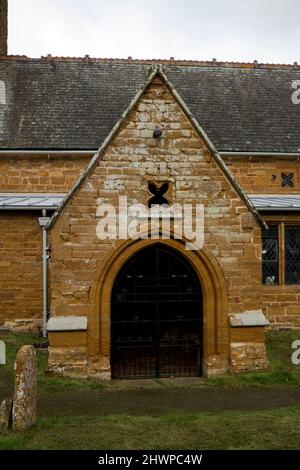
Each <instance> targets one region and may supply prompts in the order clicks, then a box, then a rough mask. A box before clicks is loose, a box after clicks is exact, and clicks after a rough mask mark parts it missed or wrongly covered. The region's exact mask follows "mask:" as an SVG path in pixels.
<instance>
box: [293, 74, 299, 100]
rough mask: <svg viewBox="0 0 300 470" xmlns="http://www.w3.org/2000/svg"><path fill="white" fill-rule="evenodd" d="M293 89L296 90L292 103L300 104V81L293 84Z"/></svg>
mask: <svg viewBox="0 0 300 470" xmlns="http://www.w3.org/2000/svg"><path fill="white" fill-rule="evenodd" d="M292 88H293V90H295V91H293V93H292V103H293V104H300V80H294V81H293V82H292Z"/></svg>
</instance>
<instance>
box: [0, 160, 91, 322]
mask: <svg viewBox="0 0 300 470" xmlns="http://www.w3.org/2000/svg"><path fill="white" fill-rule="evenodd" d="M89 158H90V157H78V156H72V157H69V156H67V157H66V156H56V157H52V156H51V157H49V158H48V157H47V156H34V155H32V156H26V157H24V156H19V157H18V156H3V155H1V156H0V193H10V192H11V193H35V192H36V193H43V192H45V193H53V192H55V193H66V192H67V191H68V190H69V189H70V188H71V187H72V185H73V184H74V182H75V181H76V180H77V179H78V177H79V175H80V172H81V171H82V169H83V168H85V166H86V165H87V164H88V162H89ZM39 216H41V212H40V211H35V212H23V211H22V212H19V211H1V212H0V325H2V324H3V323H7V324H8V326H13V327H15V328H17V329H19V330H24V329H25V330H27V329H30V328H32V327H36V326H37V325H38V322H39V320H41V316H42V303H43V291H42V232H41V228H40V226H39V223H38V217H39ZM15 320H18V322H17V323H15ZM27 320H28V321H27ZM31 320H33V322H32V321H31Z"/></svg>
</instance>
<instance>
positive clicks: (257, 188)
mask: <svg viewBox="0 0 300 470" xmlns="http://www.w3.org/2000/svg"><path fill="white" fill-rule="evenodd" d="M223 160H224V161H225V163H226V165H227V166H228V168H229V169H230V170H231V172H232V173H233V174H234V175H235V177H236V178H237V180H238V182H239V183H240V185H241V186H242V188H243V189H244V190H245V191H246V193H249V194H251V193H252V194H264V193H266V194H278V193H280V194H294V193H296V194H299V191H300V165H299V161H298V160H297V159H295V158H294V159H292V158H282V157H281V158H279V157H276V158H275V157H251V158H247V157H223ZM281 173H293V183H294V186H293V187H290V186H286V187H282V185H281V183H282V178H281Z"/></svg>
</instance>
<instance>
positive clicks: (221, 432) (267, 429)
mask: <svg viewBox="0 0 300 470" xmlns="http://www.w3.org/2000/svg"><path fill="white" fill-rule="evenodd" d="M299 423H300V407H290V408H283V409H280V410H276V411H275V410H274V411H268V412H266V411H264V412H261V411H260V412H243V413H241V412H239V413H238V412H224V413H218V414H216V413H202V414H193V415H189V414H184V415H183V414H171V415H164V416H159V417H153V416H127V415H113V416H105V417H101V416H99V417H98V416H97V417H85V416H82V417H60V418H58V417H53V418H39V419H38V422H37V425H36V426H34V427H33V428H32V429H30V430H29V431H27V432H25V433H23V434H22V435H13V434H10V435H8V436H5V437H2V438H0V449H2V450H3V449H12V450H13V449H43V450H47V449H49V450H52V449H56V450H72V449H73V450H75V449H97V450H101V449H110V450H112V449H119V450H125V449H127V450H131V449H161V450H167V449H174V450H175V449H177V450H181V449H193V450H196V449H201V450H202V449H299V447H300V424H299Z"/></svg>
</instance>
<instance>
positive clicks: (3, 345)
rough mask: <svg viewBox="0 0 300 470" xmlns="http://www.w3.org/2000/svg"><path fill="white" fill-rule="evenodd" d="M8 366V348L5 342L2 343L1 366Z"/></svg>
mask: <svg viewBox="0 0 300 470" xmlns="http://www.w3.org/2000/svg"><path fill="white" fill-rule="evenodd" d="M4 364H6V347H5V343H4V341H0V365H4Z"/></svg>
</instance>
